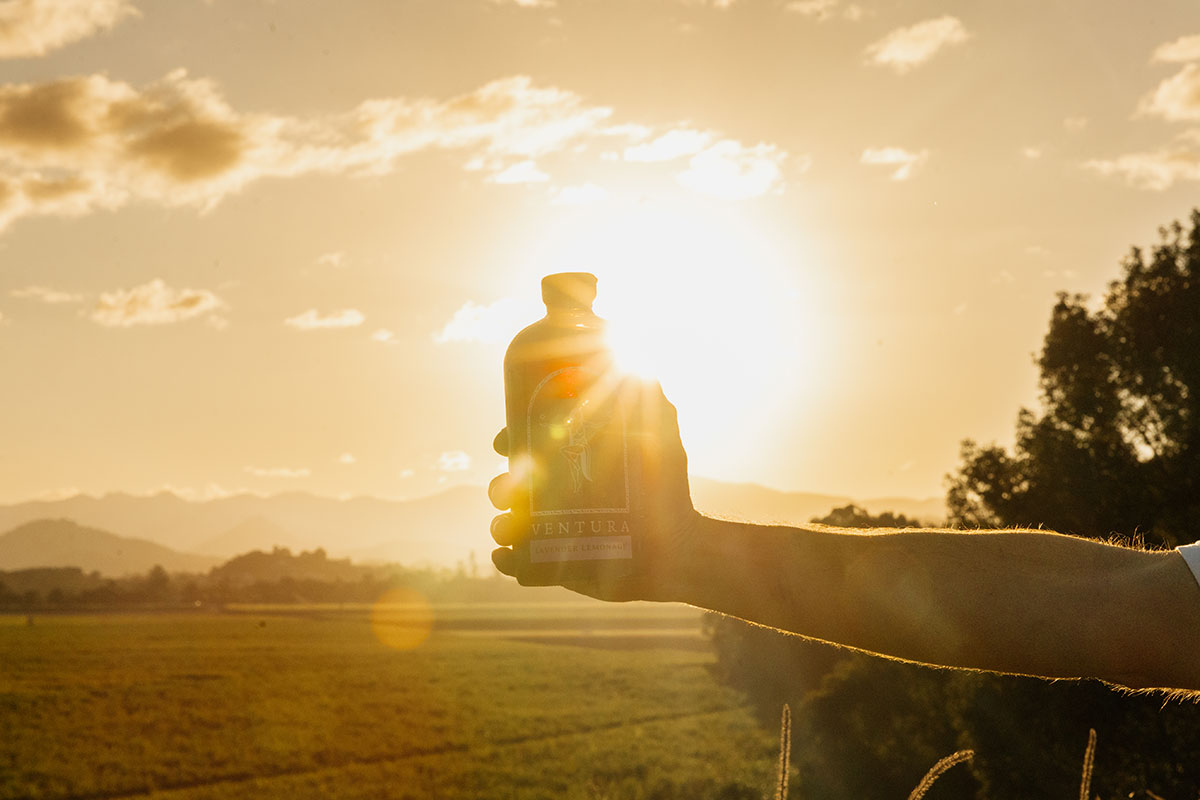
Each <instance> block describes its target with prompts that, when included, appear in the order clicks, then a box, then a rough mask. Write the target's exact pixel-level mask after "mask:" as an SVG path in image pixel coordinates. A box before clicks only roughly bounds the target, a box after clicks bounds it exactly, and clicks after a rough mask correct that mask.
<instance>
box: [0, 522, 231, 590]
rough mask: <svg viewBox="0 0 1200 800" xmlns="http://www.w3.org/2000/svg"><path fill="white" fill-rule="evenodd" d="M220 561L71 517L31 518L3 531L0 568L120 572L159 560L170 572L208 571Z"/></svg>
mask: <svg viewBox="0 0 1200 800" xmlns="http://www.w3.org/2000/svg"><path fill="white" fill-rule="evenodd" d="M219 561H220V559H218V558H213V557H211V556H197V555H190V554H186V553H177V552H175V551H174V550H171V549H170V548H167V547H163V546H162V545H161V544H155V543H154V542H148V541H146V540H145V539H131V538H128V537H125V536H117V535H116V534H112V533H109V532H108V531H102V530H99V529H97V528H87V527H84V526H82V525H79V524H77V523H75V522H72V521H71V520H69V519H43V520H38V521H36V522H27V523H25V524H24V525H21V526H18V527H16V528H14V529H13V530H11V531H9V532H8V533H5V534H2V535H0V569H4V570H18V569H30V568H32V567H59V566H69V567H80V568H81V569H82V570H83V571H84V572H99V573H100V574H102V575H108V576H114V577H119V576H122V575H128V574H131V573H141V572H147V571H149V570H150V569H151V568H152V567H154V566H155V565H159V566H161V567H162V568H163V569H165V570H167V571H168V572H207V571H208V570H209V568H211V567H213V566H216V564H217V563H218V562H219Z"/></svg>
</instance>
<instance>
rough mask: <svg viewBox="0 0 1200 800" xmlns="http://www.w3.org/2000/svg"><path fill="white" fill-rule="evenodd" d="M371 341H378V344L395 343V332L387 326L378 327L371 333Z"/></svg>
mask: <svg viewBox="0 0 1200 800" xmlns="http://www.w3.org/2000/svg"><path fill="white" fill-rule="evenodd" d="M371 341H373V342H379V343H380V344H395V343H396V334H395V333H393V332H392V331H389V330H388V329H387V328H380V329H379V330H377V331H375V332H374V333H372V334H371Z"/></svg>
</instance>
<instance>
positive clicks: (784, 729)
mask: <svg viewBox="0 0 1200 800" xmlns="http://www.w3.org/2000/svg"><path fill="white" fill-rule="evenodd" d="M791 757H792V709H791V708H789V707H788V704H787V703H784V704H783V717H782V718H781V719H780V721H779V782H778V783H777V784H776V785H775V800H787V794H788V770H789V769H790V768H791Z"/></svg>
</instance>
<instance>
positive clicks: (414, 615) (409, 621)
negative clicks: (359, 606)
mask: <svg viewBox="0 0 1200 800" xmlns="http://www.w3.org/2000/svg"><path fill="white" fill-rule="evenodd" d="M371 630H372V631H373V632H374V633H375V638H376V639H378V640H379V642H380V643H381V644H383V645H384V646H385V647H390V648H392V649H393V650H415V649H417V648H418V647H420V646H421V645H422V644H424V643H425V640H426V639H428V638H429V634H430V632H431V631H432V630H433V607H432V606H431V605H429V601H428V600H427V599H426V598H425V595H423V594H421V593H420V592H418V591H417V590H416V589H411V588H408V587H406V586H405V587H400V588H397V589H389V590H388V591H386V592H384V593H383V595H382V596H381V597H380V598H379V599H378V600H376V601H375V605H373V606H372V607H371Z"/></svg>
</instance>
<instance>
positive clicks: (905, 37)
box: [866, 16, 971, 74]
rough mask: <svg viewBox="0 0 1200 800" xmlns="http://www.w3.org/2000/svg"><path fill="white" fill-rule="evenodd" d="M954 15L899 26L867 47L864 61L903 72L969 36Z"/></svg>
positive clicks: (965, 39)
mask: <svg viewBox="0 0 1200 800" xmlns="http://www.w3.org/2000/svg"><path fill="white" fill-rule="evenodd" d="M970 36H971V35H970V34H969V33H967V29H966V28H965V27H963V24H962V22H961V21H959V20H958V18H957V17H951V16H944V17H938V18H937V19H929V20H925V21H924V22H918V23H917V24H916V25H911V26H909V27H907V28H898V29H896V30H894V31H892V32H891V33H889V34H888V35H887V36H884V37H883V38H882V39H880V40H879V41H877V42H875V43H874V44H871V45H870V46H868V47H867V49H866V56H867V63H868V64H874V65H876V66H881V67H890V68H891V69H893V70H895V71H896V72H897V73H900V74H904V73H906V72H908V71H909V70H911V69H913V68H915V67H918V66H920V65H921V64H924V63H925V62H927V61H929V60H930V59H931V58H933V57H934V56H936V55H937V54H938V53H939V52H941V51H942V50H943V49H944V48H946V47H949V46H951V45H958V44H962V43H963V42H965V41H967V39H969V38H970Z"/></svg>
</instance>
